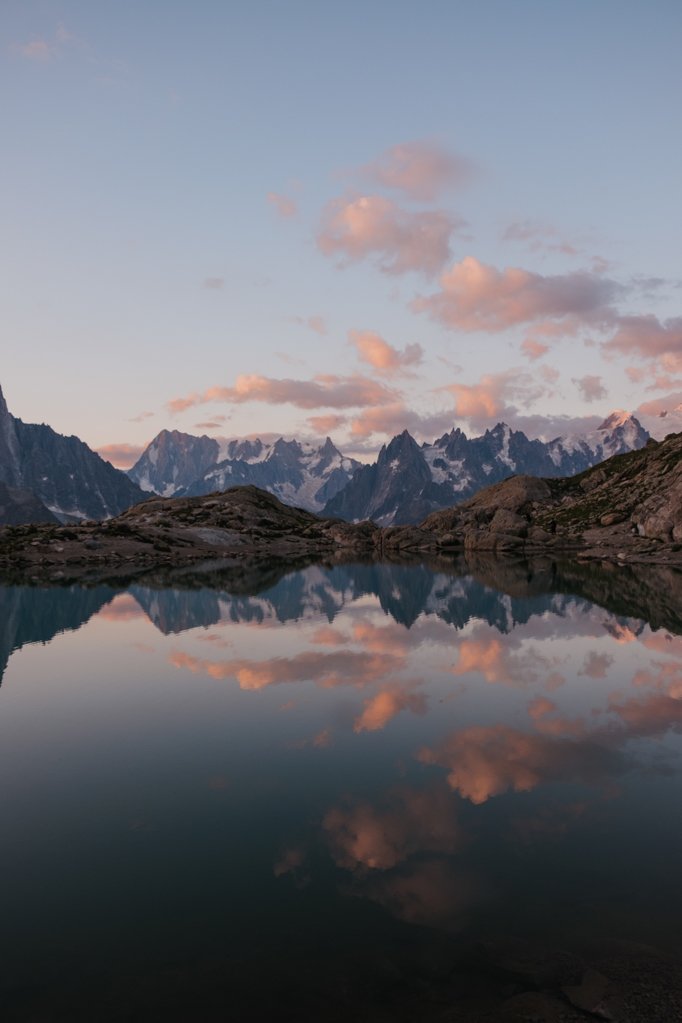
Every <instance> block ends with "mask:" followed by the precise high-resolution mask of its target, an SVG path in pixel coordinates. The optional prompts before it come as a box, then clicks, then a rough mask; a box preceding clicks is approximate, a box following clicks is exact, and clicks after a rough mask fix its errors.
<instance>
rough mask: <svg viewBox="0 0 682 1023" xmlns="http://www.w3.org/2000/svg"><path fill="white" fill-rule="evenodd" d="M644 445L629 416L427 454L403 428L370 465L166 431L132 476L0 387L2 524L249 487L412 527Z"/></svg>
mask: <svg viewBox="0 0 682 1023" xmlns="http://www.w3.org/2000/svg"><path fill="white" fill-rule="evenodd" d="M648 438H649V434H648V432H647V430H645V429H644V427H643V426H642V425H641V423H640V422H639V421H638V420H637V419H635V418H634V416H632V415H629V414H627V413H625V412H613V413H612V414H611V415H610V416H609V417H608V418H607V419H605V420H604V422H603V423H602V424H601V426H600V427H599V428H598V429H597V430H594V431H593V432H592V433H589V434H585V435H582V436H571V437H558V438H556V439H554V440H552V441H549V442H544V441H541V440H529V438H528V437H527V436H526V435H525V434H524V433H522V432H520V431H515V430H512V429H511V428H510V427H509V426H508V425H506V424H505V423H498V424H497V425H496V426H495V427H494V429H492V430H486V432H485V433H484V434H483V435H482V436H479V437H467V435H466V434H465V433H463V432H462V431H461V430H459V429H453V430H451V431H450V433H446V434H443V436H442V437H440V438H438V439H437V440H435V441H433V442H432V443H424V444H421V445H420V444H418V443H417V442H416V441H415V440H414V438H413V437H412V436H411V435H410V434H409V433H408V432H407V430H405V431H403V433H401V434H399V435H398V436H396V437H394V438H393V439H392V440H391V441H390V443H389V444H387V445H385V446H384V447H382V449H381V451H380V452H379V455H378V457H377V460H376V461H375V462H373V463H372V464H370V465H362V464H361V463H360V462H358V461H356V460H355V459H353V458H349V457H347V456H345V455H344V454H342V452H340V451H339V450H338V448H336V447H335V445H334V444H333V443H332V441H331V440H330V439H329V438H328V437H327V438H326V440H325V441H324V442H320V443H310V442H301V441H299V440H296V439H292V440H285V439H284V438H283V437H280V438H279V439H278V440H276V441H275V442H274V443H263V442H262V441H261V440H251V439H243V438H242V439H232V440H217V439H215V438H212V437H208V436H206V435H204V436H194V435H192V434H188V433H181V432H180V431H178V430H172V431H169V430H162V431H161V432H160V433H159V434H158V435H157V436H156V437H155V438H154V439H153V440H152V442H151V443H150V444H149V445H148V447H147V448H146V449H145V451H144V452H143V454H142V455H141V457H140V458H139V459H138V461H137V462H136V463H135V465H134V466H133V467H132V468H131V469H129V470H128V472H127V473H124V472H122V471H121V470H119V469H116V468H114V466H113V465H111V464H110V463H109V462H106V461H105V460H104V459H103V458H101V457H100V456H99V455H98V454H97V453H96V452H94V451H92V450H91V449H90V448H89V447H88V446H87V444H85V443H83V441H81V440H79V438H78V437H74V436H72V437H65V436H62V435H61V434H58V433H56V432H55V431H54V430H53V429H52V428H51V427H50V426H47V425H45V424H40V425H38V424H29V423H24V422H22V420H21V419H17V418H16V417H15V416H13V415H11V413H10V412H9V411H8V408H7V404H6V402H5V399H4V397H3V394H2V390H1V389H0V486H2V485H3V484H4V486H3V487H2V491H1V493H0V524H3V523H5V524H10V523H19V522H27V521H31V522H38V521H43V522H45V521H50V519H51V518H52V517H53V516H54V517H56V518H57V519H58V520H60V521H62V522H68V521H76V520H80V519H97V520H101V519H107V518H110V517H112V516H116V515H119V514H120V513H121V512H123V511H125V510H126V509H127V508H129V507H131V506H132V505H134V504H137V503H139V502H140V501H142V500H144V499H145V498H146V497H148V496H149V495H151V494H158V495H161V496H164V497H171V496H172V497H191V496H201V495H205V494H210V493H213V492H214V491H223V490H229V489H231V488H232V487H234V486H241V485H248V484H251V485H253V486H256V487H259V488H260V489H263V490H267V491H268V492H269V493H271V494H273V495H274V496H276V497H278V498H279V499H280V500H281V501H283V502H284V503H285V504H289V505H293V506H296V507H301V508H304V509H306V510H307V511H312V512H314V513H316V514H318V515H323V516H326V517H334V518H341V519H345V520H347V521H361V520H364V519H372V520H373V521H374V522H376V523H377V524H378V525H382V526H388V525H409V524H414V523H417V522H420V521H421V520H422V519H423V518H425V516H427V515H429V514H430V513H432V512H434V511H438V510H441V509H443V508H448V507H451V506H453V505H455V504H459V503H461V502H462V501H464V500H466V499H468V498H469V497H471V496H472V495H473V494H475V493H477V492H478V491H479V490H480V489H481V488H483V487H485V486H488V485H490V484H492V483H496V482H499V481H501V480H503V479H506V478H507V477H508V476H511V475H515V474H526V475H532V476H542V477H545V478H547V477H559V476H572V475H575V474H576V473H579V472H582V471H583V470H585V469H587V468H590V467H591V466H593V465H595V464H596V463H598V462H601V461H603V460H604V459H605V458H608V457H609V456H610V455H613V454H620V453H623V452H627V451H631V450H635V449H639V448H641V447H643V445H644V444H645V443H646V442H647V440H648Z"/></svg>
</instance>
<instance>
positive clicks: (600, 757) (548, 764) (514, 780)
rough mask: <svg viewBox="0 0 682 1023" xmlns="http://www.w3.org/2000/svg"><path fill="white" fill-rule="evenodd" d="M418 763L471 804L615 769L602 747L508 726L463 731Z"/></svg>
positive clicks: (422, 754) (424, 751)
mask: <svg viewBox="0 0 682 1023" xmlns="http://www.w3.org/2000/svg"><path fill="white" fill-rule="evenodd" d="M680 706H682V704H681V705H680ZM540 718H541V719H543V716H542V715H540ZM418 759H419V760H420V761H421V762H422V763H425V764H439V765H440V766H441V767H444V768H445V769H446V770H447V771H448V776H447V781H448V784H449V785H450V787H451V788H452V789H454V790H455V791H457V792H459V793H460V795H461V796H463V797H464V798H465V799H469V800H470V801H471V802H472V803H476V804H480V803H485V802H487V800H488V799H490V798H491V797H492V796H496V795H500V794H501V793H503V792H507V791H509V790H511V791H513V792H529V791H531V790H532V789H534V788H536V787H537V786H538V785H540V784H542V783H544V782H548V781H554V780H557V779H558V780H561V781H574V780H581V781H582V780H584V781H589V780H591V779H592V778H598V777H600V776H603V775H604V774H607V773H609V772H610V771H612V770H614V769H615V768H616V767H617V766H618V760H617V758H615V757H614V755H613V754H612V753H611V752H610V751H609V750H607V749H605V748H603V747H600V746H596V745H592V744H590V743H588V742H586V741H581V742H578V741H575V740H574V739H566V738H562V737H559V738H557V737H554V736H548V735H529V734H527V733H525V732H521V731H519V730H518V729H516V728H511V727H509V726H508V725H491V726H481V725H477V726H472V727H470V728H465V729H463V730H462V731H460V732H455V733H453V734H452V735H451V736H449V738H447V739H446V740H445V741H444V742H442V743H441V744H440V745H439V746H438V747H436V748H435V749H430V748H428V747H427V748H425V749H422V750H421V751H420V753H419V755H418Z"/></svg>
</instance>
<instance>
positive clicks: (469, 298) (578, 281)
mask: <svg viewBox="0 0 682 1023" xmlns="http://www.w3.org/2000/svg"><path fill="white" fill-rule="evenodd" d="M440 289H441V290H440V292H437V293H436V294H433V295H427V296H423V295H422V296H418V297H417V298H415V299H414V300H413V302H412V308H413V310H414V311H415V312H418V313H425V314H426V315H427V316H429V317H430V318H431V319H432V320H435V321H436V322H437V323H440V324H441V325H442V326H444V327H448V328H451V329H453V330H467V331H488V332H490V333H498V332H500V331H504V330H507V329H509V328H510V327H515V326H519V325H521V324H531V323H534V322H536V321H538V320H544V319H547V318H550V319H551V320H552V321H554V322H555V323H556V322H558V323H560V324H561V323H565V324H567V325H568V326H569V329H571V331H573V330H574V325H573V323H572V320H573V319H574V318H575V317H577V318H578V319H579V320H580V322H581V323H583V324H592V325H596V326H601V325H603V324H604V323H607V322H611V321H612V320H613V315H614V313H613V309H612V307H611V302H612V301H613V300H614V299H615V298H616V297H617V295H618V294H619V293H620V291H621V290H622V289H621V288H620V286H619V285H618V284H616V282H615V281H612V280H610V279H608V278H605V277H599V276H597V275H595V274H591V273H588V272H586V271H578V272H575V273H570V274H558V275H555V276H543V275H542V274H538V273H532V272H531V271H529V270H523V269H521V268H520V267H507V268H506V269H505V270H498V269H496V268H495V267H493V266H488V265H486V264H485V263H481V262H479V260H477V259H476V258H475V257H473V256H467V257H466V258H465V259H463V260H462V261H461V262H459V263H455V264H454V265H453V266H452V267H451V268H450V269H449V270H447V271H446V272H445V273H444V274H443V275H442V276H441V278H440Z"/></svg>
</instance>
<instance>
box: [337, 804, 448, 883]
mask: <svg viewBox="0 0 682 1023" xmlns="http://www.w3.org/2000/svg"><path fill="white" fill-rule="evenodd" d="M323 827H324V830H325V831H326V833H327V838H328V841H329V844H330V846H331V851H332V856H333V858H334V861H335V863H336V864H337V866H339V867H342V868H343V869H345V870H352V871H358V870H359V871H361V872H365V871H367V870H391V869H392V868H393V867H395V866H397V865H398V864H399V863H402V862H403V861H404V860H406V859H408V858H409V857H410V856H413V855H414V854H415V853H420V854H422V855H423V854H424V853H452V852H454V851H455V850H456V849H457V847H458V845H459V843H460V833H459V827H458V824H457V819H456V816H455V808H454V806H453V805H452V797H451V796H450V794H449V793H448V791H447V789H446V788H445V787H444V786H443V785H442V784H441V785H435V786H432V787H431V788H429V789H416V788H412V787H409V786H401V787H398V788H396V789H392V790H391V791H390V792H389V793H387V795H386V797H385V798H384V805H383V806H379V807H376V806H373V805H372V804H371V803H369V802H366V801H364V800H357V801H346V802H345V803H342V804H341V805H339V806H336V807H334V808H333V809H331V810H329V811H328V812H327V813H326V814H325V817H324V821H323Z"/></svg>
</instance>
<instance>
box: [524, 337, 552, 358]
mask: <svg viewBox="0 0 682 1023" xmlns="http://www.w3.org/2000/svg"><path fill="white" fill-rule="evenodd" d="M521 351H522V352H523V354H524V355H525V356H526V358H527V359H530V361H531V362H534V361H535V359H541V358H542V357H543V355H546V354H547V352H548V351H549V345H543V344H542V342H541V341H534V340H533V338H531V337H527V338H526V340H525V341H524V342H523V344H522V345H521Z"/></svg>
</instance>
